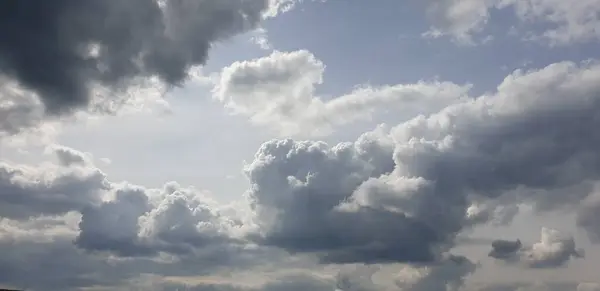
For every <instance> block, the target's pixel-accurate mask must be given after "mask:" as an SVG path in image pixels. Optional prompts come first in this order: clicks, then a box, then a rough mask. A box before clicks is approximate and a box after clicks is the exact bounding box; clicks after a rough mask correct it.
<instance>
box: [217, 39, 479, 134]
mask: <svg viewBox="0 0 600 291" xmlns="http://www.w3.org/2000/svg"><path fill="white" fill-rule="evenodd" d="M324 70H325V65H324V64H323V63H322V62H321V61H320V60H318V59H317V58H316V57H315V56H314V55H313V54H312V53H310V52H308V51H306V50H300V51H294V52H280V51H275V52H273V53H272V54H271V55H269V56H266V57H263V58H259V59H254V60H250V61H243V62H235V63H233V64H231V65H230V66H228V67H226V68H224V69H223V70H222V72H221V76H220V79H219V81H218V82H217V84H216V86H215V88H214V90H213V94H214V97H215V98H216V99H217V100H219V101H221V102H223V104H224V105H225V106H226V107H227V108H229V109H231V110H232V112H233V113H235V114H240V115H243V116H245V117H248V118H249V119H250V120H251V121H252V122H253V123H256V124H258V125H262V126H268V127H271V128H272V129H275V130H276V131H277V132H278V133H280V134H282V135H298V134H309V135H323V134H326V133H329V132H330V131H331V130H332V129H333V127H335V126H340V125H345V124H349V123H352V122H355V121H358V120H365V119H366V120H368V119H370V118H371V117H372V116H373V114H374V113H375V112H376V111H377V110H382V109H388V110H389V109H393V110H394V112H395V116H397V118H398V119H403V118H404V119H405V120H408V119H410V118H412V117H414V116H416V115H418V114H427V113H432V112H436V111H438V110H440V109H442V108H444V107H446V106H448V105H449V104H452V103H455V102H457V101H458V100H461V99H462V98H464V97H465V96H466V94H467V92H468V91H469V89H470V87H471V86H470V85H457V84H454V83H450V82H439V81H421V82H418V83H415V84H407V85H405V84H398V85H392V86H377V87H374V86H363V87H359V88H356V89H355V90H353V91H352V92H350V93H348V94H345V95H342V96H337V97H333V98H332V97H327V96H320V95H318V94H316V90H317V86H318V85H320V84H321V83H322V82H323V73H324Z"/></svg>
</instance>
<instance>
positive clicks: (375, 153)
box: [0, 51, 600, 291]
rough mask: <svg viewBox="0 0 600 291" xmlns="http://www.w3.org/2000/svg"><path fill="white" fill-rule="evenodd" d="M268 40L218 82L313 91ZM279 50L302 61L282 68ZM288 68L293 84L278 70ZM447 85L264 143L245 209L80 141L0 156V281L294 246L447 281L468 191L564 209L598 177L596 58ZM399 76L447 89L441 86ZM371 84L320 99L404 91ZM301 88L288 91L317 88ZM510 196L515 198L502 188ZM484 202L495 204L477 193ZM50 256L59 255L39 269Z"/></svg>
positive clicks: (219, 267) (120, 279)
mask: <svg viewBox="0 0 600 291" xmlns="http://www.w3.org/2000/svg"><path fill="white" fill-rule="evenodd" d="M277 54H279V56H280V57H282V58H289V60H290V62H289V63H288V62H283V63H280V62H275V61H273V60H271V59H263V60H260V62H259V63H260V64H263V63H264V64H266V66H268V67H269V68H271V69H272V70H270V71H263V70H260V68H261V67H262V66H255V62H257V61H253V62H249V63H246V64H244V63H240V64H238V65H239V66H240V67H241V68H242V69H243V70H240V71H237V70H234V71H235V72H242V73H243V74H239V75H238V74H235V73H234V72H230V74H229V79H228V80H235V82H234V83H236V84H242V86H241V87H236V88H235V90H233V91H232V90H229V89H227V90H225V89H223V90H224V92H237V93H239V92H244V90H247V89H252V88H254V87H253V86H250V85H248V86H246V85H244V84H254V83H256V80H259V81H260V80H263V78H265V80H276V81H277V82H266V83H264V84H263V83H261V82H258V83H261V84H263V86H261V90H262V91H260V92H267V93H271V92H276V91H277V90H279V87H278V85H277V84H280V83H283V84H285V86H288V89H290V90H291V91H292V92H295V91H294V90H300V91H302V90H308V91H310V92H311V93H313V91H311V90H313V89H311V88H313V87H312V86H313V85H314V84H315V82H314V80H318V79H319V78H320V77H321V74H322V69H323V66H322V65H319V62H318V61H316V60H315V59H314V58H311V55H310V54H309V53H306V52H302V51H301V52H296V53H292V54H285V53H275V55H277ZM298 59H299V60H300V61H298ZM294 61H298V62H294ZM290 63H291V64H293V66H296V67H300V68H304V70H303V72H307V73H306V74H303V75H300V76H298V75H295V74H293V72H296V71H294V70H291V71H290V70H288V66H292V65H290ZM248 72H250V73H251V74H247V73H248ZM287 72H291V73H287ZM273 76H275V77H273ZM296 78H299V80H300V81H298V83H300V84H304V85H297V84H296V83H294V82H287V80H293V79H296ZM303 78H305V79H303ZM222 80H223V79H222ZM282 80H283V81H284V82H282ZM317 83H318V82H317ZM226 84H228V83H227V82H226ZM290 84H291V85H290ZM440 84H446V83H442V82H440ZM447 84H448V86H449V88H451V90H449V92H452V93H451V94H448V96H450V97H453V98H449V99H450V100H451V101H450V100H448V103H445V104H443V105H440V106H441V107H444V108H443V109H441V110H439V111H438V112H436V113H433V114H427V115H420V116H416V117H414V118H412V119H410V120H408V121H405V122H402V123H400V124H398V125H396V126H394V127H391V128H389V127H386V126H381V127H378V128H377V129H375V130H374V131H372V132H367V133H365V134H363V135H362V136H361V137H360V138H358V139H357V140H356V141H354V142H350V143H340V144H337V145H333V146H329V145H327V144H325V143H323V142H318V141H295V140H291V139H284V140H271V141H268V142H266V143H264V144H263V145H262V146H261V147H260V149H259V150H258V151H257V153H256V155H255V157H254V160H253V161H252V162H251V163H249V164H248V165H247V166H246V169H245V173H246V175H247V177H248V179H249V182H250V187H249V189H248V192H247V193H246V195H245V197H246V198H247V199H248V201H246V202H248V203H247V205H246V206H247V207H248V208H250V211H249V212H248V213H247V212H245V211H244V210H243V209H241V208H240V209H237V208H236V209H235V211H229V210H230V209H228V210H225V209H221V206H219V205H218V204H216V203H214V202H212V201H211V200H210V199H209V198H208V195H207V194H206V193H205V192H203V191H199V190H197V189H194V188H187V187H182V186H180V185H178V184H176V183H168V184H167V185H165V186H164V187H162V188H157V189H154V188H148V187H142V186H132V185H129V184H127V183H116V182H114V181H111V180H110V179H108V177H107V175H106V174H105V173H104V172H102V171H101V170H99V169H98V168H97V167H96V166H95V165H94V164H93V163H90V162H89V160H88V162H85V161H86V159H85V158H86V155H85V154H83V153H80V152H78V151H75V150H73V149H68V148H65V147H57V146H55V149H58V150H55V151H54V153H55V154H57V155H58V157H57V164H42V165H38V166H23V165H18V164H12V163H6V162H4V163H1V164H0V201H1V202H2V203H0V216H1V217H4V222H6V223H5V224H4V225H2V227H1V228H0V229H2V232H0V233H1V234H2V235H1V236H0V264H1V265H3V266H10V269H9V270H10V272H6V273H5V272H0V282H6V283H10V284H12V285H22V284H24V283H27V282H30V281H31V278H32V277H36V276H34V275H33V274H38V273H40V274H39V276H38V277H36V278H37V279H36V280H35V281H33V282H30V284H31V286H30V287H32V289H33V290H36V289H37V290H39V289H43V290H69V288H70V289H76V288H78V287H82V286H92V285H102V286H106V288H110V286H114V285H120V286H127V285H126V284H128V282H130V280H133V279H135V278H137V276H139V274H145V273H152V274H157V275H161V276H181V277H190V276H207V275H209V274H214V273H218V272H222V271H223V270H226V271H227V272H230V273H231V272H234V271H236V270H239V269H244V270H250V269H252V268H253V267H256V266H257V265H259V264H267V263H268V264H269V265H270V266H273V267H274V268H284V267H285V266H286V264H288V263H290V260H291V261H294V260H296V259H298V258H302V260H306V261H303V262H310V263H311V264H313V263H314V261H313V259H314V258H315V257H316V258H317V259H319V260H320V262H321V263H325V264H330V265H332V266H334V267H337V266H338V265H344V264H349V263H355V264H389V263H404V264H408V265H410V268H409V269H408V270H411V272H413V273H414V274H415V276H416V277H412V278H416V279H412V280H409V279H407V278H406V277H405V276H404V275H406V274H402V275H403V276H400V277H401V279H402V280H400V281H399V282H398V285H401V286H402V287H403V288H405V290H406V289H407V290H419V291H421V290H427V291H429V290H440V289H441V290H443V288H445V289H446V290H457V289H458V288H461V287H462V285H463V282H464V280H465V278H467V277H468V276H469V274H471V273H472V272H474V270H475V268H476V265H475V264H474V263H473V262H471V261H469V260H468V259H466V258H463V257H457V256H452V255H450V254H448V251H449V250H451V249H452V247H453V246H454V244H455V238H456V236H457V235H459V234H460V233H461V232H463V231H465V230H469V229H470V228H471V227H472V226H473V225H476V224H484V223H487V222H489V220H490V219H491V218H492V217H493V215H490V216H483V217H479V218H478V219H475V220H474V219H472V216H470V209H471V213H472V212H473V211H472V205H474V204H475V205H476V203H482V205H484V206H485V207H490V209H492V208H494V209H495V207H496V206H497V207H502V206H503V203H515V202H518V203H534V204H536V205H538V204H539V205H542V204H543V205H544V207H543V208H540V209H546V210H548V209H562V208H563V207H568V206H579V205H580V204H581V203H582V201H585V199H586V197H587V196H588V195H589V194H590V192H591V190H592V189H590V188H588V187H587V186H586V185H587V184H586V183H588V182H589V181H594V180H598V179H599V178H600V168H599V167H598V165H599V164H600V161H599V159H600V155H598V147H597V145H598V141H600V137H599V136H598V132H597V130H596V128H597V127H598V126H600V119H599V118H597V112H598V110H599V107H600V99H599V98H600V94H598V93H599V92H600V63H598V62H585V63H579V64H577V63H571V62H562V63H556V64H553V65H550V66H547V67H545V68H542V69H539V70H531V71H515V72H513V73H512V74H510V75H508V76H507V77H506V78H505V79H504V81H503V82H502V83H501V84H500V85H499V86H498V87H497V89H496V90H495V91H494V92H491V93H488V94H484V95H482V96H478V97H477V98H465V99H462V98H458V97H461V96H463V95H465V94H466V93H464V90H467V89H465V88H463V87H461V86H457V85H453V84H452V83H447ZM244 86H246V87H244ZM297 86H299V87H300V88H301V89H296V87H297ZM302 87H305V88H302ZM222 88H223V87H221V88H219V90H221V89H222ZM244 88H245V89H244ZM306 88H308V89H306ZM397 88H400V89H397ZM397 88H396V89H394V90H399V91H400V92H405V91H409V92H414V91H418V92H419V94H418V96H423V94H424V95H426V96H429V95H431V96H432V97H435V96H439V95H440V94H441V95H443V94H442V93H440V90H439V86H433V87H429V86H426V85H423V86H416V85H409V86H406V85H399V86H398V87H397ZM414 88H418V90H416V89H414ZM219 90H216V91H215V92H217V93H218V92H220V91H219ZM228 90H229V91H228ZM236 90H238V91H236ZM394 90H392V91H393V92H395V93H397V92H396V91H394ZM359 91H360V90H359ZM455 91H458V92H461V94H454V92H455ZM369 92H371V91H369ZM422 92H427V93H422ZM434 93H435V94H434ZM261 94H262V93H261ZM403 94H404V95H403ZM428 94H429V95H428ZM374 95H375V96H379V97H377V98H374V100H372V99H370V97H362V98H358V97H356V98H357V99H352V98H350V97H339V98H341V99H340V100H346V101H345V102H341V101H340V102H341V103H340V104H341V105H328V104H336V103H334V101H330V102H321V105H317V106H319V108H330V107H331V108H334V109H335V110H333V112H342V113H343V112H352V113H353V114H354V111H355V110H354V107H353V106H355V105H356V104H359V106H358V108H361V110H362V108H364V107H369V106H371V104H396V103H394V102H397V101H398V100H400V101H405V100H403V98H407V97H406V96H407V95H408V96H409V97H410V96H412V95H411V94H405V93H402V94H391V93H390V94H389V95H390V96H396V95H401V96H404V97H401V98H398V97H390V96H388V95H386V94H381V95H377V94H374ZM217 96H231V95H230V93H229V94H223V95H218V94H217ZM241 96H242V95H237V96H234V97H236V98H231V97H228V98H230V99H227V100H225V99H223V100H224V101H228V102H229V101H230V102H233V103H234V104H232V105H230V106H239V108H240V109H239V110H249V111H248V112H251V113H254V111H260V108H259V107H253V106H254V103H251V102H246V100H244V99H237V98H241ZM303 96H304V95H302V94H297V95H294V96H293V97H294V98H292V99H291V100H292V101H297V100H300V102H305V103H302V104H312V103H313V102H316V101H314V100H312V99H311V98H305V99H303V98H304V97H303ZM310 96H314V95H313V94H311V95H309V97H310ZM344 96H346V95H344ZM368 96H372V95H370V94H368ZM386 96H387V97H386ZM388 97H389V100H392V101H388V99H387V98H388ZM261 98H263V99H264V100H267V101H268V100H269V99H268V97H267V96H266V95H264V96H263V95H260V94H259V95H258V97H257V99H256V100H258V101H260V102H263V104H268V102H267V101H262V100H263V99H261ZM313 99H314V98H313ZM238 100H240V101H239V103H238ZM287 100H289V99H285V100H284V101H281V102H287ZM348 100H350V101H348ZM381 100H385V101H381ZM244 102H245V103H244ZM361 102H363V103H361ZM382 102H383V103H382ZM386 102H392V103H386ZM240 104H242V105H243V106H241V105H240ZM317 104H319V103H318V102H317ZM365 104H366V105H365ZM292 107H293V106H292ZM234 108H235V107H234ZM248 108H249V109H248ZM340 108H341V109H340ZM252 110H254V111H252ZM328 110H330V109H328ZM299 114H300V113H299ZM300 116H302V115H301V114H300ZM581 185H584V186H586V187H579V186H581ZM565 189H569V191H564V190H565ZM505 195H515V199H512V200H511V199H507V200H502V197H504V196H505ZM490 201H491V202H495V201H502V202H503V203H498V204H497V205H496V204H494V203H490V204H486V203H487V202H490ZM511 201H512V202H511ZM485 207H484V208H485ZM507 215H508V214H507ZM62 216H70V218H60V217H62ZM74 216H76V217H78V218H79V221H78V222H77V223H74V222H73V220H74V218H73V217H74ZM499 216H502V215H499ZM509 216H510V215H509ZM48 217H51V218H48ZM574 248H575V245H574V243H572V240H569V239H564V238H562V237H560V236H557V235H555V233H554V232H552V231H549V230H546V231H544V232H543V233H542V238H541V241H540V242H539V243H537V244H535V245H533V246H532V247H531V248H530V250H529V251H528V253H527V256H526V257H527V259H526V261H527V260H530V261H527V262H531V265H532V266H536V264H549V262H552V265H553V266H557V265H561V264H563V263H564V262H565V254H567V255H568V256H567V259H570V258H571V256H572V255H573V250H574ZM283 251H290V252H291V253H293V254H294V256H291V257H292V258H289V257H290V256H289V255H288V254H286V253H284V252H283ZM298 260H300V259H298ZM50 262H52V263H54V264H56V265H60V266H61V268H52V270H50V271H48V270H44V269H43V268H42V266H47V265H48V264H49V263H50ZM290 264H291V263H290ZM312 266H314V265H312ZM407 272H408V271H407ZM359 273H360V274H359V275H360V276H359V277H360V280H358V281H357V282H350V283H351V284H350V285H352V284H355V285H354V286H358V287H357V288H356V289H352V288H351V287H348V288H347V289H343V290H364V289H368V288H370V287H372V286H371V285H370V283H369V280H370V278H369V276H370V273H369V272H368V271H365V272H364V273H363V272H359ZM342 275H343V274H342ZM342 275H340V276H339V277H338V278H343V277H344V276H342ZM28 280H29V281H28ZM342 281H343V280H342ZM346 281H348V280H346ZM321 283H322V282H321ZM328 283H329V282H328ZM328 283H327V284H328ZM337 283H340V282H337ZM346 283H347V282H346ZM346 283H344V284H346ZM373 283H377V282H373ZM332 284H333V283H332ZM340 284H341V283H340ZM221 285H223V284H221ZM342 285H343V284H342ZM296 286H298V285H296ZM299 286H323V285H322V284H316V285H310V284H308V285H302V284H300V285H299ZM344 286H347V284H346V285H344ZM209 287H210V288H215V286H212V285H211V286H209ZM338 287H340V286H338ZM197 288H199V289H200V290H202V288H208V287H207V286H206V284H200V285H199V286H197ZM220 288H231V286H228V285H227V284H225V285H224V286H220ZM266 289H268V288H266ZM213 290H214V289H213ZM228 290H231V289H228ZM274 290H277V289H274Z"/></svg>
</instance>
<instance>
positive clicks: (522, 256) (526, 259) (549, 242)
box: [489, 228, 583, 268]
mask: <svg viewBox="0 0 600 291" xmlns="http://www.w3.org/2000/svg"><path fill="white" fill-rule="evenodd" d="M489 256H490V257H493V258H495V259H498V260H503V261H506V262H511V263H515V262H519V263H524V264H525V265H526V266H528V267H530V268H556V267H563V266H565V265H566V264H567V262H569V260H570V259H571V258H581V257H583V250H579V249H576V247H575V241H574V240H573V238H572V237H566V236H564V235H562V234H561V233H560V232H558V231H557V230H554V229H549V228H542V232H541V238H540V241H539V242H537V243H535V244H533V245H531V246H527V247H524V246H523V245H522V244H521V241H520V240H517V241H506V240H496V241H494V242H493V243H492V251H491V252H490V254H489Z"/></svg>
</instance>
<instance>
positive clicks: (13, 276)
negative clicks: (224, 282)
mask: <svg viewBox="0 0 600 291" xmlns="http://www.w3.org/2000/svg"><path fill="white" fill-rule="evenodd" d="M52 149H54V151H53V153H54V154H55V155H57V159H56V164H50V163H46V164H41V165H39V166H37V167H31V166H22V165H14V164H7V163H2V164H0V201H1V203H0V217H1V219H0V249H1V251H0V263H1V264H2V266H3V267H2V270H1V271H0V283H2V284H9V285H12V286H15V287H19V288H23V287H26V288H27V290H79V288H83V287H90V286H102V287H103V288H109V289H111V288H110V286H117V285H119V286H121V287H122V286H123V285H127V284H129V283H128V282H129V281H130V280H132V279H135V278H136V277H137V276H139V275H140V274H145V273H150V274H152V273H158V274H161V275H163V276H202V275H207V274H208V273H211V272H215V271H216V270H218V269H221V268H227V270H229V271H231V270H235V269H236V268H244V266H249V265H253V264H260V263H261V262H263V261H265V260H267V261H270V262H271V263H273V262H276V261H277V256H278V252H277V251H267V250H266V249H265V248H262V247H260V246H254V247H253V246H251V245H249V244H247V243H242V242H241V241H240V239H239V238H237V237H238V235H236V233H235V232H236V229H239V228H240V227H241V226H240V225H241V224H240V220H239V219H238V218H236V217H234V216H226V215H222V214H220V211H219V206H217V205H215V204H214V202H212V201H211V200H210V199H209V198H208V197H207V196H206V194H205V193H204V192H202V191H198V190H196V189H193V188H184V187H182V186H180V185H178V184H176V183H168V184H166V185H165V186H164V187H163V188H160V189H152V188H145V187H141V186H134V185H130V184H127V183H114V182H111V181H109V180H108V179H107V176H106V175H105V174H104V173H103V172H102V171H101V170H99V169H98V168H96V167H95V166H94V165H93V164H90V163H83V161H85V160H84V158H83V157H84V154H83V153H81V152H78V151H76V150H74V149H70V148H68V147H64V146H53V147H52ZM206 262H210V264H206ZM49 266H50V267H49ZM46 269H51V270H46ZM42 273H43V274H42ZM32 278H33V279H32ZM111 290H112V289H111Z"/></svg>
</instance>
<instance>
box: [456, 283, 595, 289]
mask: <svg viewBox="0 0 600 291" xmlns="http://www.w3.org/2000/svg"><path fill="white" fill-rule="evenodd" d="M599 287H600V285H598V284H596V283H579V282H545V283H507V284H489V285H487V286H479V287H476V288H469V289H467V290H468V291H471V290H473V291H564V290H573V291H595V290H598V288H599Z"/></svg>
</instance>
